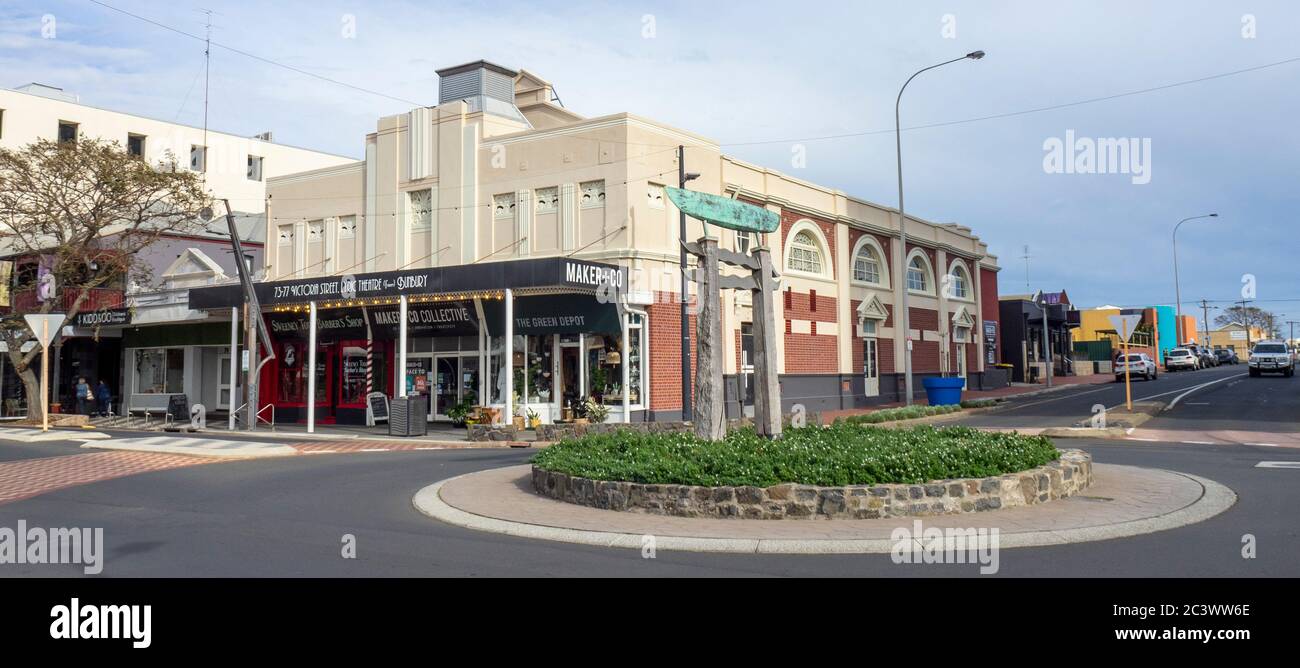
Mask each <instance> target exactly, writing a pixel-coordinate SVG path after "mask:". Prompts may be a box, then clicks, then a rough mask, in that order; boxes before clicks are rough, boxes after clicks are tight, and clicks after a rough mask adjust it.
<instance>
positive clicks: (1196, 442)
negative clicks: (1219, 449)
mask: <svg viewBox="0 0 1300 668" xmlns="http://www.w3.org/2000/svg"><path fill="white" fill-rule="evenodd" d="M1183 443H1190V444H1192V445H1217V443H1215V442H1214V441H1183Z"/></svg>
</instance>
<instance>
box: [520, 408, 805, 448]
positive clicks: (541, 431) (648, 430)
mask: <svg viewBox="0 0 1300 668" xmlns="http://www.w3.org/2000/svg"><path fill="white" fill-rule="evenodd" d="M801 419H803V420H804V421H805V424H808V425H814V426H821V424H822V416H821V413H819V412H816V411H813V412H809V413H806V414H804V415H803V416H802V418H801ZM782 420H783V422H784V424H785V427H786V428H787V429H789V428H790V424H791V421H792V420H794V414H792V413H786V414H785V415H783V416H782ZM752 426H754V421H753V420H752V419H750V418H740V419H732V420H727V429H728V430H732V429H740V428H742V427H752ZM620 429H622V430H628V431H635V432H639V433H643V434H658V433H663V432H690V431H692V430H693V428H692V426H691V423H690V422H606V423H604V424H587V423H582V424H580V423H576V422H564V423H560V424H539V425H537V440H539V441H562V440H564V439H566V438H577V437H579V436H586V435H587V434H608V433H611V432H614V431H618V430H620Z"/></svg>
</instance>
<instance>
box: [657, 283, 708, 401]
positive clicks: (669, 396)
mask: <svg viewBox="0 0 1300 668" xmlns="http://www.w3.org/2000/svg"><path fill="white" fill-rule="evenodd" d="M676 299H677V296H676V295H675V294H674V293H671V292H657V293H655V303H653V304H650V305H649V306H647V307H646V313H648V314H649V315H650V331H649V334H648V335H649V337H650V409H651V410H657V411H661V410H674V409H678V410H680V409H681V407H682V365H681V359H682V357H681V355H682V346H681V338H682V332H681V326H682V325H681V323H682V318H681V304H679V303H678V302H677V301H676ZM690 329H691V331H690V337H691V348H692V354H691V370H692V372H694V369H695V363H696V360H697V355H696V354H695V352H694V350H693V349H694V348H695V316H694V315H692V316H690Z"/></svg>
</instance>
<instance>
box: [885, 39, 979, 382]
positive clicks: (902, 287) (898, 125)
mask: <svg viewBox="0 0 1300 668" xmlns="http://www.w3.org/2000/svg"><path fill="white" fill-rule="evenodd" d="M983 57H984V52H983V51H972V52H970V53H968V54H966V55H964V56H962V57H961V58H953V59H952V60H947V61H944V62H942V63H939V64H937V65H931V66H929V67H927V68H924V69H921V70H917V72H916V74H913V75H912V76H910V77H908V78H907V81H905V82H903V87H902V88H900V89H898V99H897V100H895V101H894V148H895V149H896V151H897V158H898V236H899V243H900V244H902V250H903V280H902V281H899V285H898V287H897V290H898V295H899V296H898V300H897V301H898V303H899V305H900V309H901V310H902V313H903V340H904V344H903V369H904V381H903V382H904V392H906V394H907V400H906V401H907V405H908V406H911V405H912V338H911V330H910V329H909V327H910V325H909V323H908V317H907V316H908V313H907V214H906V213H904V211H903V132H902V122H901V121H900V118H901V116H900V113H899V108H900V106H901V105H902V103H903V91H905V90H907V84H910V83H912V79H915V78H916V77H917V75H919V74H921V72H927V71H929V70H933V69H935V68H937V67H943V66H944V65H950V64H952V63H955V62H957V61H959V60H967V59H970V60H979V59H980V58H983Z"/></svg>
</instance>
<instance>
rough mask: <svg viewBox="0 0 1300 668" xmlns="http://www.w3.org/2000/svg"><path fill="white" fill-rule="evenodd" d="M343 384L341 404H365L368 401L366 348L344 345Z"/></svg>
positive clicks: (340, 396)
mask: <svg viewBox="0 0 1300 668" xmlns="http://www.w3.org/2000/svg"><path fill="white" fill-rule="evenodd" d="M342 381H343V386H342V388H341V394H340V395H339V403H340V404H350V405H362V406H363V405H365V403H366V349H365V348H362V347H360V346H344V347H343V377H342Z"/></svg>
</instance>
